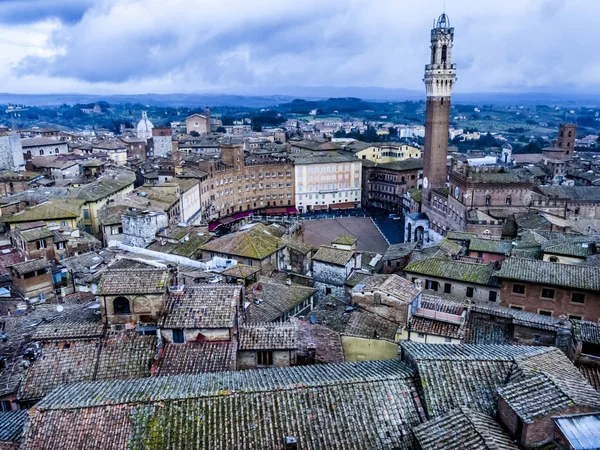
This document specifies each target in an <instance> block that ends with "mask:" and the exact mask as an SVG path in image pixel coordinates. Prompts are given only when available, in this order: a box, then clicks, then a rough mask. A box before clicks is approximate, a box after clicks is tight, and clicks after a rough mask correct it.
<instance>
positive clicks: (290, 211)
mask: <svg viewBox="0 0 600 450" xmlns="http://www.w3.org/2000/svg"><path fill="white" fill-rule="evenodd" d="M285 212H286V213H288V214H299V211H298V210H297V209H296V207H294V206H288V207H287V208H285Z"/></svg>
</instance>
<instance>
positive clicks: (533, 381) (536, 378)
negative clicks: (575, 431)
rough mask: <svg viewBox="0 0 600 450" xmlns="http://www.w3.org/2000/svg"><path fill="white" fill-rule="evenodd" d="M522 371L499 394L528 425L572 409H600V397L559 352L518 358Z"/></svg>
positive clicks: (516, 373) (556, 350)
mask: <svg viewBox="0 0 600 450" xmlns="http://www.w3.org/2000/svg"><path fill="white" fill-rule="evenodd" d="M516 362H517V364H518V368H519V370H518V371H516V372H515V373H514V374H513V375H512V377H511V378H512V379H511V381H510V382H509V383H508V384H507V385H506V386H505V387H502V388H500V389H499V390H498V392H499V394H500V396H501V397H502V399H503V400H504V401H505V402H506V403H508V405H509V406H510V407H511V408H512V409H513V411H515V413H516V414H517V415H518V416H519V417H520V418H521V419H523V421H524V422H526V423H532V422H533V421H535V420H536V419H539V418H541V417H545V416H548V415H551V414H553V413H556V412H558V411H562V410H565V409H567V408H570V407H572V406H588V407H592V408H595V409H600V394H599V393H598V392H596V391H595V390H594V389H593V388H592V386H591V385H590V384H589V383H588V382H587V380H586V379H585V378H584V377H583V375H582V374H581V373H580V372H579V371H578V370H577V368H575V366H574V365H573V364H572V363H571V361H569V359H568V358H567V357H566V356H565V354H564V353H563V352H562V351H561V350H559V349H557V348H549V349H548V351H547V352H544V353H542V354H538V355H532V356H530V357H528V358H525V357H523V356H521V357H517V358H516Z"/></svg>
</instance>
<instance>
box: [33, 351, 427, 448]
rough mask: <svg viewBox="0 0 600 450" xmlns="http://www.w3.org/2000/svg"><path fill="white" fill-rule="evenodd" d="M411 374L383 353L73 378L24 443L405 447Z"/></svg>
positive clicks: (42, 407)
mask: <svg viewBox="0 0 600 450" xmlns="http://www.w3.org/2000/svg"><path fill="white" fill-rule="evenodd" d="M412 375H413V373H412V371H411V370H410V369H408V368H407V367H406V366H405V365H404V364H402V363H400V362H399V361H397V360H389V361H368V362H359V363H341V364H319V365H312V366H298V367H289V368H273V369H268V370H246V371H239V372H221V373H211V374H203V375H181V376H166V377H151V378H145V379H138V380H119V381H104V382H93V383H75V384H71V385H66V386H63V387H61V388H60V389H57V390H56V391H54V392H53V393H52V394H51V395H50V396H48V397H47V398H46V399H44V400H43V401H42V402H40V403H38V404H37V405H36V408H35V411H33V413H32V416H31V424H30V426H28V428H27V431H26V432H25V437H24V441H25V443H24V445H25V446H26V448H28V449H30V450H34V449H41V448H48V447H49V446H51V445H52V446H54V447H56V448H66V447H69V448H82V447H85V444H84V443H85V442H87V443H89V442H94V445H95V446H96V448H97V450H104V449H114V448H141V447H144V448H211V449H215V450H225V449H226V448H231V446H232V445H233V446H234V447H239V446H242V447H248V448H265V449H266V448H268V449H274V448H283V447H284V446H285V437H286V436H293V437H295V438H296V439H297V441H298V448H319V447H323V445H324V443H325V444H326V447H327V448H328V449H330V450H342V449H344V450H345V449H348V448H398V449H408V448H413V446H414V441H413V437H412V433H411V432H410V430H411V429H412V428H413V427H414V426H416V425H418V424H420V423H421V421H422V419H423V414H422V413H421V412H419V410H418V409H417V405H416V402H415V397H414V395H415V385H414V381H413V378H412ZM315 417H318V420H315ZM252 418H255V419H252ZM188 419H190V420H188ZM92 423H93V426H90V424H92ZM307 424H310V426H309V427H307V426H306V425H307Z"/></svg>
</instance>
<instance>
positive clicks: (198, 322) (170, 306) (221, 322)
mask: <svg viewBox="0 0 600 450" xmlns="http://www.w3.org/2000/svg"><path fill="white" fill-rule="evenodd" d="M240 295H241V288H240V287H239V286H236V285H201V286H191V287H186V288H185V290H184V292H182V293H173V294H170V295H169V298H168V300H167V303H166V305H165V309H164V313H163V318H162V320H161V327H162V328H188V329H189V328H195V329H197V328H231V327H233V326H234V323H235V317H236V313H237V307H238V302H239V298H240Z"/></svg>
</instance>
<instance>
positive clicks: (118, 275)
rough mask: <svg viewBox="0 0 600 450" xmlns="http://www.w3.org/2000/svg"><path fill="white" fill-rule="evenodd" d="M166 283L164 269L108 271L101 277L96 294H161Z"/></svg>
mask: <svg viewBox="0 0 600 450" xmlns="http://www.w3.org/2000/svg"><path fill="white" fill-rule="evenodd" d="M168 281H169V271H168V270H166V269H128V270H120V269H109V270H107V271H106V272H104V274H103V275H102V278H101V280H100V283H99V285H98V292H97V294H98V295H128V294H163V293H164V292H166V289H167V284H168Z"/></svg>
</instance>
